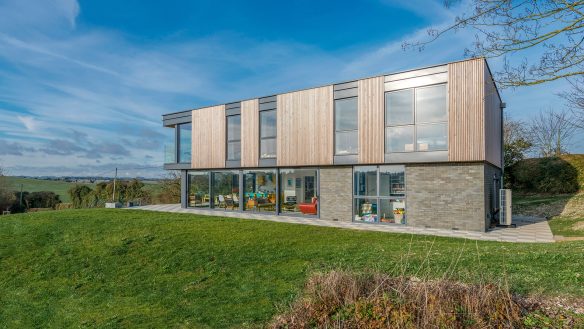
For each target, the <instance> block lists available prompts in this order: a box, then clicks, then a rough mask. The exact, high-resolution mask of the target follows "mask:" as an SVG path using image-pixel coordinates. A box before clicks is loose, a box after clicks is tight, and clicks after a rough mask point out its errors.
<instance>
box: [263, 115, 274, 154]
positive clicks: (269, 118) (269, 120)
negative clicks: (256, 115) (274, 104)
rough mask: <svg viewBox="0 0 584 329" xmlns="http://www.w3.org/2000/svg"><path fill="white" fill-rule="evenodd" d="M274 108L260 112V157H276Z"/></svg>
mask: <svg viewBox="0 0 584 329" xmlns="http://www.w3.org/2000/svg"><path fill="white" fill-rule="evenodd" d="M276 120H277V119H276V110H270V111H261V112H260V158H261V159H272V158H275V157H276V130H277V129H276Z"/></svg>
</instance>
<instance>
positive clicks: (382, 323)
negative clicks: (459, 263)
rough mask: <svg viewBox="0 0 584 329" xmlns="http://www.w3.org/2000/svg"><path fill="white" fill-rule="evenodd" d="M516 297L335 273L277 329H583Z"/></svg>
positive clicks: (320, 277)
mask: <svg viewBox="0 0 584 329" xmlns="http://www.w3.org/2000/svg"><path fill="white" fill-rule="evenodd" d="M542 305H543V304H538V303H534V302H532V301H527V300H525V299H521V298H519V297H517V296H512V295H511V294H510V293H509V292H508V290H507V289H503V288H501V287H498V286H496V285H492V284H487V285H466V284H462V283H458V282H453V281H448V280H424V281H421V280H419V279H415V278H405V277H391V276H388V275H385V274H380V273H370V274H352V273H347V272H339V271H333V272H330V273H327V274H316V275H313V276H312V277H311V278H310V279H309V280H308V283H307V284H306V287H305V294H304V295H303V296H302V297H301V298H300V299H299V300H297V301H296V302H295V303H294V304H293V305H292V307H291V309H290V311H289V312H287V313H285V314H283V315H279V316H276V317H275V318H274V320H273V321H272V323H271V324H270V327H271V328H535V327H538V324H541V323H543V322H541V321H539V320H538V319H539V318H537V316H536V315H537V314H545V316H547V317H551V318H557V319H556V320H557V321H556V322H554V323H561V324H562V325H565V324H568V327H571V326H570V325H573V324H576V325H581V324H584V323H583V319H582V318H580V317H577V316H574V315H573V313H570V312H569V311H567V310H564V309H561V310H559V309H554V310H551V309H550V310H546V308H545V307H542Z"/></svg>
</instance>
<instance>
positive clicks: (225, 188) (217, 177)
mask: <svg viewBox="0 0 584 329" xmlns="http://www.w3.org/2000/svg"><path fill="white" fill-rule="evenodd" d="M211 189H212V190H213V205H212V206H213V208H218V209H231V210H236V209H238V208H239V171H235V170H234V171H217V172H213V181H212V186H211ZM235 200H237V202H235Z"/></svg>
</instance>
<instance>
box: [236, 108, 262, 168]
mask: <svg viewBox="0 0 584 329" xmlns="http://www.w3.org/2000/svg"><path fill="white" fill-rule="evenodd" d="M259 129H260V128H259V103H258V100H257V99H252V100H248V101H243V102H241V166H242V167H257V166H258V158H259V148H260V146H259V135H260V130H259Z"/></svg>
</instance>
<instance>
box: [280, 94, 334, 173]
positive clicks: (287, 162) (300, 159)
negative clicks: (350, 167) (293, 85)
mask: <svg viewBox="0 0 584 329" xmlns="http://www.w3.org/2000/svg"><path fill="white" fill-rule="evenodd" d="M277 98H278V111H277V113H278V114H277V120H278V123H277V127H278V136H277V139H276V140H277V146H276V147H277V150H276V153H277V164H278V166H300V165H308V166H310V165H330V164H332V163H333V149H334V148H333V129H334V127H333V125H334V123H333V87H332V86H326V87H320V88H313V89H307V90H301V91H296V92H291V93H287V94H281V95H278V97H277Z"/></svg>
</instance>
